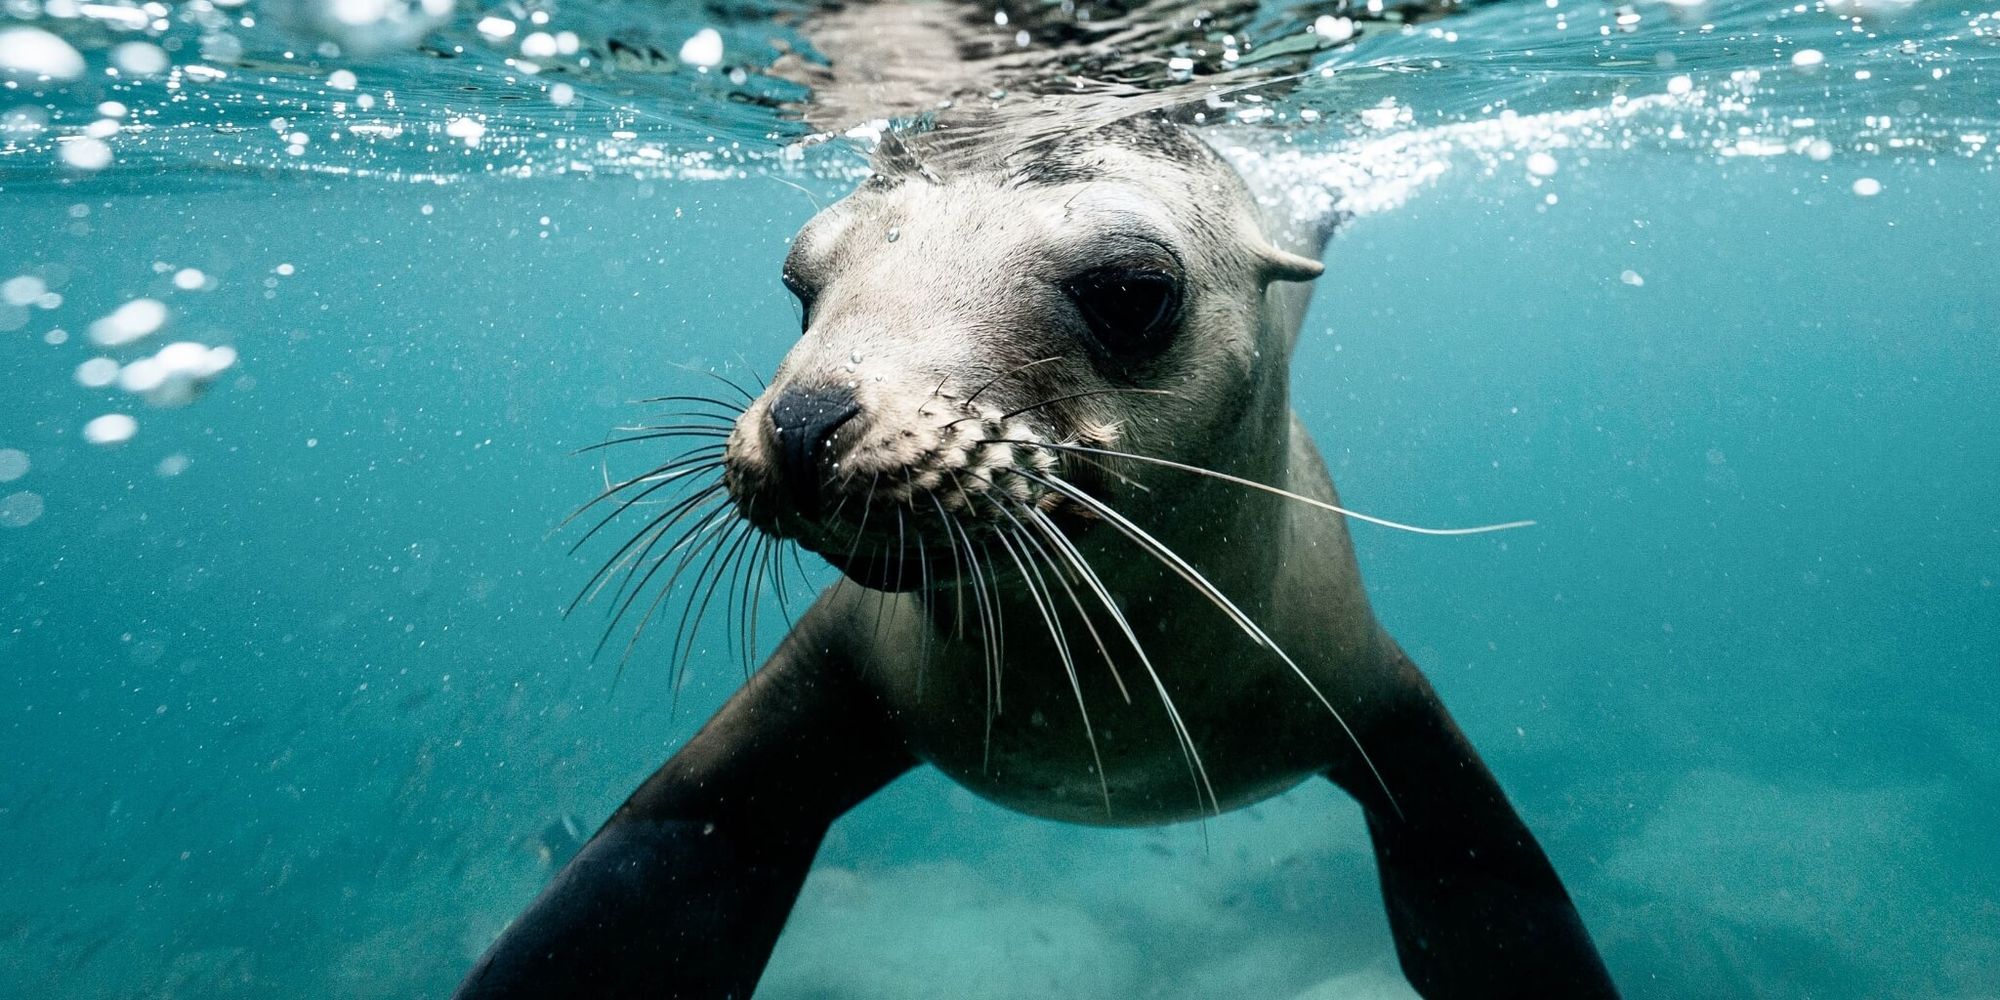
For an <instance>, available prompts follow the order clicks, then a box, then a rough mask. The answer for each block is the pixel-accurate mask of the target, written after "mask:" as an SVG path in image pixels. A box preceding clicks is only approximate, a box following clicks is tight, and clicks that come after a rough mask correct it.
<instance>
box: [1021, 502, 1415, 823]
mask: <svg viewBox="0 0 2000 1000" xmlns="http://www.w3.org/2000/svg"><path fill="white" fill-rule="evenodd" d="M1021 475H1024V476H1027V477H1028V478H1030V479H1033V480H1036V481H1038V482H1040V483H1042V484H1043V485H1046V486H1048V487H1049V488H1050V489H1053V490H1055V491H1056V492H1058V493H1061V494H1063V495H1064V496H1066V497H1069V498H1070V499H1071V500H1074V501H1076V502H1077V503H1078V504H1081V505H1083V506H1085V507H1087V508H1089V509H1091V510H1094V511H1096V512H1097V513H1099V514H1101V515H1103V516H1104V518H1105V520H1107V521H1108V522H1110V523H1111V524H1112V525H1113V526H1114V527H1117V528H1118V530H1119V531H1120V532H1121V533H1122V534H1124V535H1125V536H1126V537H1127V538H1130V539H1132V540H1133V541H1134V542H1135V543H1138V544H1139V546H1140V548H1142V549H1145V550H1147V551H1149V552H1151V553H1152V554H1153V555H1154V557H1155V558H1158V559H1159V560H1160V561H1161V563H1162V564H1163V565H1165V566H1167V567H1168V568H1169V569H1172V570H1173V571H1174V572H1175V573H1177V574H1179V575H1180V576H1181V578H1182V579H1184V580H1186V581H1187V582H1188V583H1189V584H1190V585H1192V586H1193V587H1194V588H1195V590H1196V591H1197V592H1199V593H1201V594H1202V596H1204V597H1207V598H1208V599H1209V600H1210V601H1211V602H1213V603H1214V604H1215V605H1216V606H1217V607H1219V608H1221V609H1223V611H1224V612H1225V613H1227V614H1228V615H1229V617H1230V618H1231V619H1232V620H1234V621H1235V622H1236V624H1237V626H1238V627H1239V628H1242V629H1243V632H1244V634H1245V635H1248V636H1249V637H1250V638H1251V640H1252V641H1254V642H1256V643H1258V644H1259V645H1262V646H1264V647H1265V648H1267V649H1269V650H1271V652H1273V653H1275V654H1277V656H1278V659H1280V660H1283V661H1284V663H1285V666H1287V667H1289V668H1291V671H1292V673H1293V674H1296V675H1297V676H1298V678H1299V680H1301V681H1303V682H1304V683H1305V685H1306V690H1308V691H1311V692H1312V694H1313V697H1315V698H1317V699H1319V703H1320V704H1321V705H1323V706H1325V707H1326V710H1327V712H1328V713H1330V714H1331V715H1332V716H1333V721H1335V722H1337V723H1339V724H1340V728H1341V731H1342V732H1345V733H1346V734H1347V739H1348V742H1350V743H1352V744H1354V751H1355V752H1356V753H1358V754H1360V755H1361V762H1362V763H1363V764H1366V765H1368V770H1369V772H1370V773H1372V774H1373V775H1374V777H1375V783H1376V784H1377V785H1379V786H1381V789H1382V795H1383V796H1384V797H1385V798H1386V799H1388V802H1389V806H1390V808H1392V809H1394V810H1396V815H1397V816H1398V817H1400V816H1402V813H1403V809H1402V806H1400V805H1398V804H1397V803H1396V795H1395V793H1394V792H1391V791H1390V790H1389V782H1388V781H1387V779H1385V778H1383V777H1382V771H1381V769H1380V768H1378V767H1376V766H1375V760H1374V758H1372V757H1370V756H1368V750H1367V748H1365V747H1363V746H1362V745H1361V737H1360V736H1358V735H1356V734H1355V732H1354V727H1352V726H1349V725H1348V724H1347V719H1346V718H1345V717H1343V716H1342V715H1341V714H1340V710H1339V709H1337V708H1335V707H1333V702H1332V701H1331V700H1330V699H1328V698H1327V696H1326V694H1325V692H1323V691H1321V690H1320V689H1319V685H1317V684H1314V683H1313V680H1312V678H1311V677H1310V676H1308V675H1307V674H1306V672H1305V670H1304V668H1302V667H1300V666H1299V665H1298V663H1297V662H1295V661H1294V660H1293V659H1292V657H1291V655H1290V654H1288V653H1286V652H1285V651H1284V650H1283V649H1282V648H1280V647H1279V646H1278V644H1277V643H1276V642H1275V641H1273V640H1272V639H1271V637H1270V636H1269V635H1266V634H1265V632H1264V630H1263V628H1261V627H1259V626H1258V624H1257V623H1256V622H1255V621H1254V620H1252V619H1251V618H1250V616H1249V615H1247V614H1245V613H1244V612H1243V610H1242V609H1241V608H1238V607H1237V606H1236V603H1235V602H1234V601H1231V600H1230V599H1229V598H1228V596H1227V595H1225V594H1223V593H1222V591H1220V590H1218V589H1216V586H1215V585H1214V584H1212V583H1210V582H1208V578H1207V577H1205V576H1203V575H1202V574H1201V571H1199V570H1197V569H1195V568H1194V567H1193V566H1191V565H1189V564H1188V562H1187V560H1185V559H1182V558H1181V557H1180V554H1179V553H1177V552H1175V551H1174V550H1173V549H1172V548H1171V547H1169V546H1167V545H1166V544H1165V543H1163V542H1161V541H1160V540H1159V539H1156V538H1154V537H1153V536H1152V535H1150V534H1147V533H1146V530H1145V529H1144V528H1141V527H1139V526H1138V525H1136V524H1134V523H1132V521H1131V520H1130V519H1128V518H1127V517H1126V516H1125V515H1123V514H1120V513H1119V512H1118V511H1117V510H1115V509H1113V508H1112V507H1111V505H1110V504H1107V503H1105V502H1103V501H1102V500H1099V499H1097V498H1096V497H1093V496H1091V495H1090V494H1088V493H1085V492H1083V491H1082V490H1080V489H1077V488H1076V487H1075V486H1072V485H1070V484H1069V483H1068V482H1066V481H1064V480H1063V479H1062V478H1061V477H1060V476H1042V475H1039V474H1037V473H1033V472H1029V471H1026V470H1021Z"/></svg>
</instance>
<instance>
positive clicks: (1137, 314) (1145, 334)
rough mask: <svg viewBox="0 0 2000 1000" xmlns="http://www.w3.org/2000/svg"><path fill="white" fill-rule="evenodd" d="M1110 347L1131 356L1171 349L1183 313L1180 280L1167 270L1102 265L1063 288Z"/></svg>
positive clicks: (1112, 351) (1113, 351) (1074, 279)
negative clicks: (1175, 330) (1175, 322)
mask: <svg viewBox="0 0 2000 1000" xmlns="http://www.w3.org/2000/svg"><path fill="white" fill-rule="evenodd" d="M1063 290H1064V291H1065V292H1067V293H1069V297H1070V301H1072V302H1074V303H1076V308H1077V311H1078V312H1080V313H1082V314H1083V319H1084V322H1085V323H1088V324H1090V333H1091V335H1092V336H1093V337H1095V338H1096V339H1097V342H1098V344H1099V345H1101V346H1102V347H1103V348H1104V349H1105V350H1106V351H1109V352H1111V353H1112V354H1116V355H1120V356H1123V357H1127V358H1134V357H1146V356H1150V355H1154V354H1158V353H1159V352H1161V351H1163V350H1165V349H1166V346H1167V342H1168V341H1169V340H1170V339H1171V337H1172V334H1173V329H1174V321H1175V320H1176V319H1177V318H1179V315H1180V311H1181V282H1180V279H1178V278H1176V277H1174V276H1173V275H1171V274H1168V273H1167V272H1165V271H1154V270H1147V269H1143V268H1123V267H1115V268H1103V269H1101V270H1096V271H1089V272H1086V273H1084V274H1081V275H1078V276H1077V277H1075V278H1071V279H1070V280H1069V282H1068V283H1067V284H1065V285H1064V286H1063Z"/></svg>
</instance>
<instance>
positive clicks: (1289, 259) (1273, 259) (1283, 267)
mask: <svg viewBox="0 0 2000 1000" xmlns="http://www.w3.org/2000/svg"><path fill="white" fill-rule="evenodd" d="M1257 256H1258V257H1259V258H1260V261H1259V263H1261V264H1262V265H1263V267H1262V268H1260V270H1259V274H1258V277H1260V278H1262V279H1263V280H1264V281H1265V282H1266V283H1269V282H1273V281H1311V280H1313V279H1314V278H1317V277H1319V276H1320V275H1322V274H1325V273H1326V265H1325V264H1322V263H1320V262H1319V261H1316V260H1313V259H1311V258H1309V257H1301V256H1299V255H1298V254H1295V253H1286V252H1285V251H1283V250H1280V249H1278V248H1277V247H1274V246H1265V247H1263V248H1262V249H1261V250H1260V251H1259V252H1258V254H1257Z"/></svg>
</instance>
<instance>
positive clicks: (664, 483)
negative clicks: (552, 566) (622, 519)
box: [555, 455, 722, 555]
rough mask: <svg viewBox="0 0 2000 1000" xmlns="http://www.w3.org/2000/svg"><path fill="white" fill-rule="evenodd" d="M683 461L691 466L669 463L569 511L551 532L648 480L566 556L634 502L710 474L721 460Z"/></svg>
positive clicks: (577, 541)
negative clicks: (671, 486) (677, 465)
mask: <svg viewBox="0 0 2000 1000" xmlns="http://www.w3.org/2000/svg"><path fill="white" fill-rule="evenodd" d="M685 461H687V462H689V463H692V464H690V465H687V466H685V467H683V468H680V469H673V468H671V464H670V465H665V466H660V467H658V468H655V469H653V470H652V471H650V472H647V473H645V474H644V475H640V476H635V477H633V478H632V479H629V480H626V481H625V482H622V483H619V484H618V485H617V486H615V487H613V488H612V489H610V490H607V491H605V492H604V493H603V494H601V495H599V496H598V497H596V498H595V499H593V500H591V501H590V502H589V503H587V504H584V505H583V506H581V507H578V508H577V509H576V510H574V511H572V512H571V513H570V515H569V516H568V517H565V518H563V519H562V522H561V523H560V524H557V525H556V528H555V530H557V531H560V530H562V529H563V528H565V527H567V526H568V525H569V524H570V522H572V521H575V520H576V519H577V518H578V517H579V516H581V515H582V514H583V513H584V512H585V511H588V510H589V509H590V508H591V507H594V506H596V505H597V504H599V503H602V502H604V501H606V500H609V499H611V498H612V497H613V496H615V495H617V494H618V493H620V492H623V491H624V490H628V489H631V488H632V487H634V486H637V485H639V484H640V483H646V482H648V481H649V480H650V481H651V482H650V485H648V486H647V487H646V488H645V489H644V490H643V491H641V492H640V493H639V494H638V495H637V496H632V497H627V498H625V499H624V500H623V501H621V502H620V503H619V504H618V506H617V507H615V508H613V509H612V511H611V513H609V514H606V515H605V516H604V518H603V520H600V521H598V522H597V523H596V524H595V525H593V526H591V529H590V530H589V531H586V532H584V534H583V537H582V538H579V539H577V540H576V542H575V543H573V544H572V545H570V547H569V554H570V555H575V554H576V551H577V550H578V549H580V548H582V547H583V545H584V543H585V542H588V541H590V539H591V538H592V537H593V536H595V535H596V534H597V533H598V532H599V531H602V530H604V527H605V526H606V525H608V524H610V523H611V522H612V521H615V520H617V519H618V515H620V514H623V513H624V512H625V511H627V510H629V509H631V507H632V506H633V505H634V504H636V503H638V502H639V501H641V500H644V499H645V498H647V497H649V496H652V495H653V494H654V493H657V492H659V491H660V490H663V489H665V488H667V487H668V486H670V485H672V484H674V483H676V482H679V481H680V480H683V479H686V478H688V477H689V476H698V475H701V474H703V473H707V472H713V471H714V470H716V469H719V468H721V467H722V460H721V459H720V458H716V457H712V456H709V455H699V456H694V457H691V458H688V459H686V460H685ZM674 464H677V463H674ZM711 485H713V486H721V485H722V483H721V482H719V481H718V482H716V483H712V484H711Z"/></svg>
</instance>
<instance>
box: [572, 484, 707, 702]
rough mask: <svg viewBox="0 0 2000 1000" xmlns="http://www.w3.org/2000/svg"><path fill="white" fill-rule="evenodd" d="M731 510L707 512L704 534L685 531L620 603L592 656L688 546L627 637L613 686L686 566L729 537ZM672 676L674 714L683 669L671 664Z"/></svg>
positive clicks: (619, 658) (670, 673)
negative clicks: (695, 535)
mask: <svg viewBox="0 0 2000 1000" xmlns="http://www.w3.org/2000/svg"><path fill="white" fill-rule="evenodd" d="M728 512H729V507H728V505H726V504H725V505H720V506H717V507H716V508H715V509H714V510H712V511H710V512H709V513H708V514H706V515H703V518H702V520H703V521H705V522H708V523H709V526H708V527H704V528H702V529H700V530H701V531H702V534H701V535H700V537H699V538H694V539H690V538H689V536H688V535H686V534H683V536H682V538H681V539H680V540H678V541H676V542H675V543H674V545H672V546H670V547H668V549H667V551H665V552H662V553H660V556H659V558H658V559H655V560H653V564H652V567H651V568H649V569H647V570H646V574H645V576H644V577H643V578H642V579H640V580H639V583H638V586H636V587H632V588H631V592H630V593H629V594H626V595H625V600H624V603H623V605H622V606H620V607H619V609H618V613H617V614H615V615H613V616H612V618H611V621H610V623H609V624H607V625H605V627H604V634H603V635H601V636H599V637H598V639H597V646H596V648H595V649H592V650H591V653H590V655H591V658H592V659H596V658H597V657H598V656H599V655H600V654H601V653H603V651H604V646H605V644H606V643H608V642H609V641H610V640H611V635H612V632H613V631H614V630H616V629H617V627H618V623H619V622H621V621H623V620H624V618H625V614H626V611H627V610H628V609H630V608H631V606H632V604H633V602H635V601H637V600H638V598H639V595H640V594H642V593H644V592H645V590H646V584H647V582H648V581H650V580H652V578H653V576H654V575H655V574H657V573H658V572H659V571H660V569H661V567H663V566H665V565H666V564H667V561H668V560H670V559H672V558H673V556H674V553H675V552H676V551H679V550H680V549H681V547H682V546H686V547H687V551H686V553H685V554H684V555H682V556H681V561H680V563H679V565H676V566H675V567H674V571H673V572H672V573H670V574H668V576H667V582H666V585H665V586H662V587H661V588H660V590H659V593H657V594H655V595H654V597H653V601H652V603H651V604H648V605H647V606H646V613H645V614H643V615H641V616H640V617H639V623H638V624H637V625H635V626H633V628H632V636H631V638H629V639H627V640H626V641H625V648H624V650H623V651H621V652H620V653H619V654H618V671H617V673H615V674H613V675H612V678H611V686H612V688H613V689H616V688H617V686H618V681H619V680H620V679H621V678H623V677H624V676H625V666H626V664H628V663H630V662H631V661H632V652H633V650H635V649H637V648H638V646H639V637H640V636H642V635H644V634H645V632H646V626H647V625H649V624H651V622H652V620H653V615H655V614H656V613H658V612H659V610H660V607H661V606H662V605H663V604H665V603H666V600H667V596H668V595H669V594H672V593H673V592H674V583H675V582H676V581H678V580H679V579H680V576H681V573H682V572H683V571H684V570H686V569H687V567H688V564H689V563H691V562H693V561H694V560H695V558H696V557H697V556H699V555H700V554H701V553H702V552H703V551H706V550H708V549H709V548H710V547H711V546H714V545H716V544H717V542H718V540H719V539H727V538H728V537H729V530H730V526H731V525H732V524H733V523H735V522H732V521H731V520H730V518H729V517H728V516H727V515H728ZM690 541H692V542H693V544H691V545H690V544H689V542H690ZM630 582H631V581H630V576H629V574H628V576H627V583H630ZM619 592H620V593H624V592H625V587H624V586H622V585H621V586H620V588H619ZM668 662H669V664H671V663H672V661H671V660H669V661H668ZM668 677H669V682H668V683H669V684H670V686H671V687H672V688H673V701H672V703H671V704H670V705H669V706H668V709H669V713H670V714H671V713H672V712H674V711H677V710H678V709H679V707H680V688H681V674H680V671H678V670H677V669H674V668H673V667H671V666H669V668H668Z"/></svg>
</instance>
